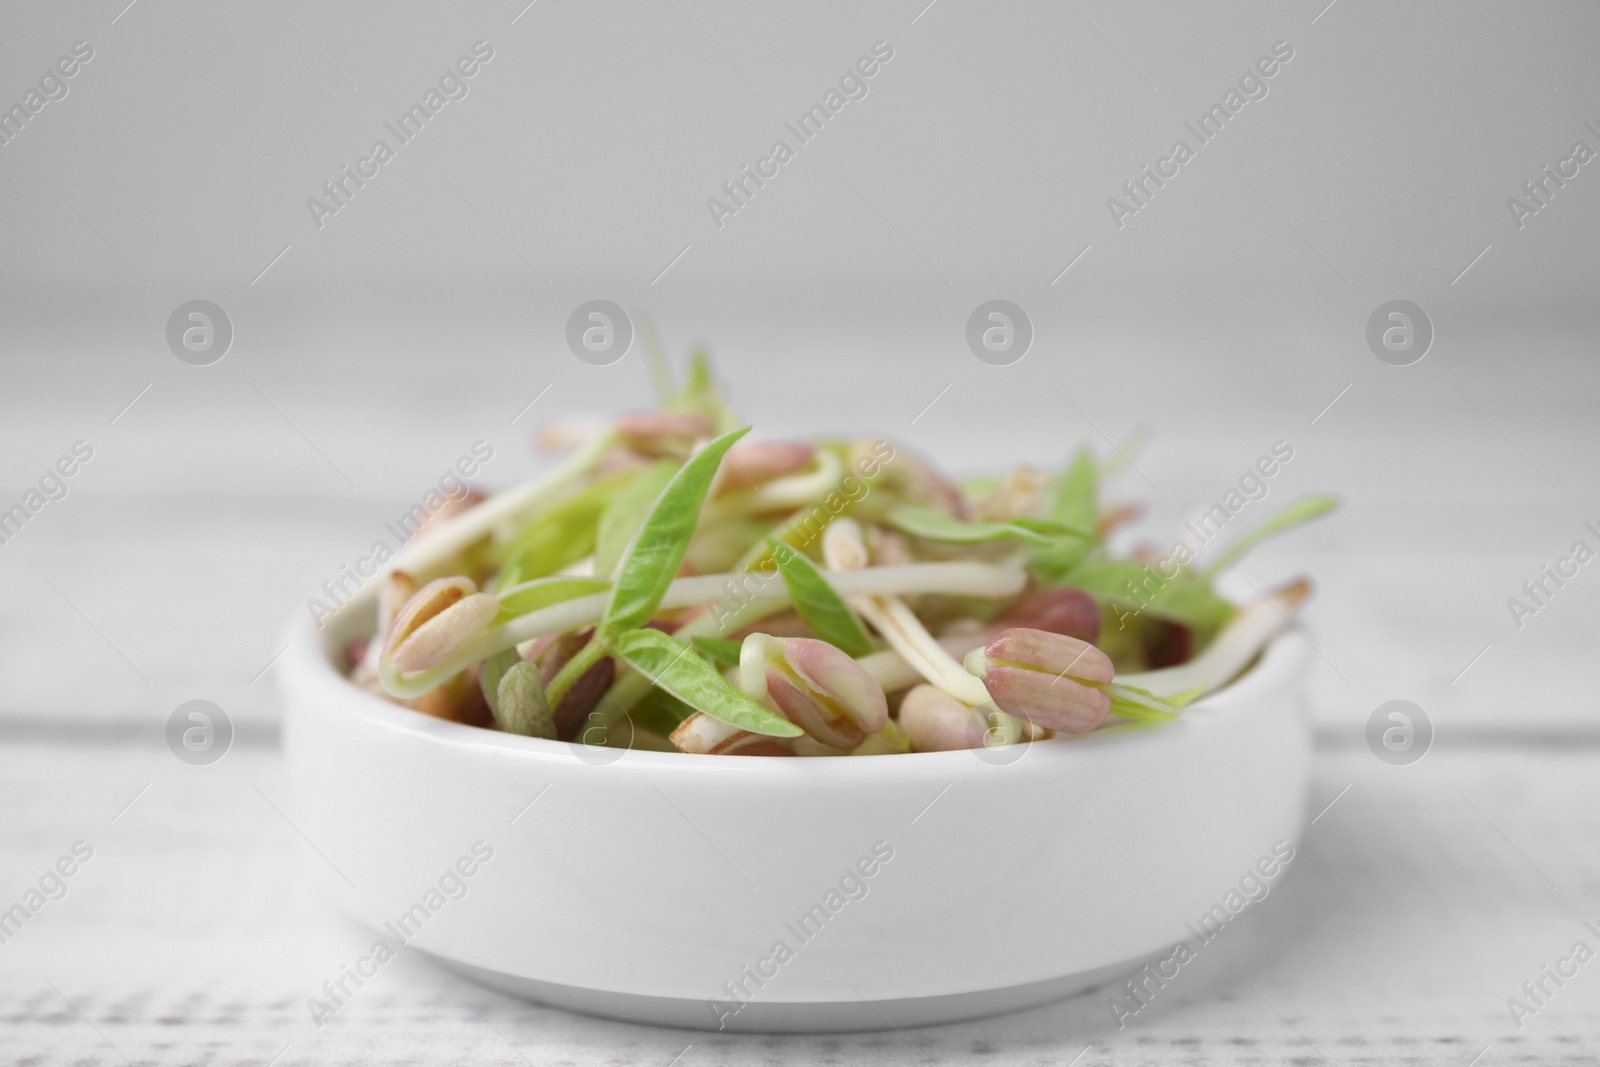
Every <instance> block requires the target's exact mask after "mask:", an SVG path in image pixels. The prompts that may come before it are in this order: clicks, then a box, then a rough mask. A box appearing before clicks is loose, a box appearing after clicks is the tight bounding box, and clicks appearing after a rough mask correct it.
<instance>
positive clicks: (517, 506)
mask: <svg viewBox="0 0 1600 1067" xmlns="http://www.w3.org/2000/svg"><path fill="white" fill-rule="evenodd" d="M614 443H615V438H613V436H612V435H611V433H610V431H608V430H602V431H600V432H599V433H596V434H594V435H593V436H592V437H590V438H589V439H588V440H587V441H585V442H584V443H583V444H582V445H580V446H578V449H577V451H575V452H573V454H572V455H570V456H568V457H567V458H566V459H565V460H563V461H562V462H561V463H560V464H559V465H558V466H557V467H556V468H555V469H554V470H552V471H550V472H549V473H548V474H546V475H545V476H544V477H543V478H540V479H539V480H537V481H533V482H529V483H527V484H525V485H519V486H516V487H515V488H512V489H507V490H505V491H503V492H499V493H496V494H494V495H493V496H491V497H490V498H489V499H487V500H485V501H484V502H483V503H481V504H479V505H478V506H477V507H475V508H470V509H469V510H467V511H464V512H462V513H461V514H460V515H457V516H456V517H455V518H453V519H451V520H450V521H449V522H447V523H445V524H444V525H443V526H441V527H440V528H439V529H438V530H436V531H433V532H432V533H430V534H428V535H427V536H426V537H423V538H421V539H419V540H417V541H415V542H413V543H411V544H409V545H407V546H406V547H405V548H403V549H401V550H400V551H399V552H398V553H396V555H395V557H394V559H392V560H390V561H389V566H388V570H387V571H385V573H386V574H387V573H389V572H391V571H405V572H406V573H408V574H410V575H412V576H413V577H416V578H417V579H418V580H419V582H420V581H425V580H426V579H427V576H428V575H429V574H430V569H431V568H433V567H437V566H439V565H441V564H442V563H444V562H445V561H446V560H448V559H449V558H450V557H451V556H454V555H455V554H456V553H458V552H460V551H461V550H462V549H464V548H466V547H467V546H468V545H470V544H472V542H474V541H476V540H478V539H479V538H480V537H483V536H484V535H485V534H488V533H490V532H492V531H493V530H494V528H495V527H496V526H497V525H499V524H501V523H504V522H507V521H508V520H510V519H511V518H513V517H514V516H515V515H516V514H517V513H518V512H521V511H524V510H526V509H527V508H528V507H529V506H530V505H531V504H534V503H536V502H537V501H538V500H539V499H540V498H541V497H544V496H548V495H549V494H551V493H554V492H556V491H557V490H559V489H562V488H564V487H565V486H566V485H567V484H568V483H569V482H571V481H572V480H573V479H575V478H578V477H580V476H581V475H583V474H585V473H586V472H587V471H588V470H589V469H590V468H592V467H593V466H594V465H595V463H596V462H598V461H599V459H600V457H601V456H603V455H604V454H605V453H606V451H607V450H609V449H610V448H611V446H612V445H613V444H614Z"/></svg>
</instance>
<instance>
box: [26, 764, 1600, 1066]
mask: <svg viewBox="0 0 1600 1067" xmlns="http://www.w3.org/2000/svg"><path fill="white" fill-rule="evenodd" d="M1597 772H1600V749H1597V748H1595V747H1594V746H1591V745H1560V746H1542V745H1526V746H1516V747H1500V748H1498V749H1496V750H1492V751H1491V750H1486V749H1484V748H1481V747H1477V746H1474V745H1463V746H1459V747H1456V746H1451V745H1449V744H1448V743H1447V744H1444V745H1442V746H1441V747H1440V748H1438V749H1436V750H1435V751H1433V752H1431V753H1430V754H1429V755H1428V756H1427V757H1426V758H1425V759H1424V760H1423V761H1422V762H1420V763H1418V764H1415V765H1413V766H1411V767H1407V768H1395V767H1390V766H1387V765H1384V764H1381V763H1379V761H1378V760H1376V759H1374V758H1373V757H1372V755H1371V754H1370V753H1369V752H1368V751H1367V750H1366V749H1365V748H1364V747H1345V746H1340V745H1328V746H1324V748H1323V750H1322V751H1321V752H1320V754H1319V758H1318V761H1317V774H1316V781H1315V785H1314V786H1313V797H1312V802H1313V807H1312V810H1313V811H1316V810H1317V809H1320V808H1322V807H1323V806H1324V805H1326V804H1328V803H1329V801H1330V800H1333V798H1335V797H1337V801H1336V802H1334V803H1333V805H1332V806H1331V807H1329V808H1327V810H1326V811H1324V812H1323V813H1322V814H1321V816H1320V817H1319V818H1318V819H1317V821H1316V822H1315V823H1314V824H1313V825H1311V826H1310V827H1309V828H1308V829H1307V831H1306V833H1305V835H1304V837H1303V838H1302V840H1301V841H1300V842H1298V848H1299V849H1300V855H1299V856H1298V857H1297V858H1296V861H1295V864H1294V866H1293V868H1292V869H1291V872H1290V877H1289V878H1288V879H1287V880H1285V881H1283V882H1280V883H1279V884H1278V885H1277V886H1276V888H1274V890H1273V891H1272V894H1271V895H1270V896H1269V897H1268V898H1267V899H1266V900H1265V901H1263V902H1262V903H1260V904H1259V905H1256V906H1255V907H1254V908H1253V909H1252V910H1250V911H1247V912H1246V913H1245V915H1244V916H1243V921H1240V922H1237V923H1236V924H1235V925H1234V926H1231V927H1230V928H1229V929H1228V930H1227V931H1226V932H1225V933H1224V935H1222V936H1219V938H1218V940H1217V941H1216V942H1214V943H1213V944H1211V945H1208V946H1207V947H1206V948H1205V950H1204V952H1203V954H1202V955H1201V956H1200V958H1199V959H1198V960H1197V961H1196V962H1195V963H1194V964H1191V965H1190V966H1188V967H1186V968H1185V969H1184V970H1183V971H1182V972H1181V974H1180V977H1179V978H1178V979H1177V980H1175V981H1174V982H1173V983H1171V984H1170V985H1169V986H1168V987H1167V988H1166V989H1164V990H1162V991H1161V992H1160V993H1159V994H1158V996H1157V997H1156V998H1155V999H1154V1000H1153V1001H1152V1003H1151V1005H1150V1006H1149V1007H1148V1008H1147V1009H1145V1010H1144V1011H1142V1012H1140V1013H1139V1015H1138V1016H1137V1017H1135V1018H1133V1019H1131V1020H1129V1021H1128V1022H1127V1025H1126V1028H1125V1029H1122V1030H1120V1031H1119V1029H1118V1028H1117V1026H1116V1025H1115V1022H1114V1017H1113V1014H1112V1013H1111V1011H1110V1010H1109V1008H1108V1006H1107V996H1106V995H1105V994H1104V993H1101V994H1089V995H1086V996H1083V997H1079V998H1076V999H1073V1000H1069V1001H1066V1002H1062V1003H1059V1004H1055V1005H1051V1006H1047V1007H1042V1008H1038V1009H1034V1010H1031V1011H1025V1012H1021V1013H1018V1014H1014V1015H1009V1016H1005V1017H1002V1018H997V1019H991V1020H985V1021H981V1022H974V1023H965V1024H960V1025H953V1026H945V1027H933V1028H925V1029H913V1030H907V1031H904V1032H903V1033H896V1032H894V1031H887V1032H884V1033H879V1034H864V1035H848V1036H838V1037H750V1036H724V1035H716V1034H705V1033H688V1032H679V1031H673V1030H665V1029H655V1028H649V1027H639V1026H631V1025H626V1024H621V1023H613V1022H606V1021H602V1020H596V1019H589V1018H584V1017H580V1016H575V1015H568V1014H565V1013H562V1012H559V1011H554V1010H549V1009H544V1008H540V1007H536V1006H532V1005H528V1004H525V1003H521V1002H518V1001H515V1000H512V999H509V998H507V997H504V996H502V995H500V994H498V993H494V992H491V991H488V990H486V989H483V988H480V987H477V986H474V985H473V984H471V983H470V982H467V981H465V980H463V979H460V978H455V977H453V976H449V975H447V974H446V973H445V972H443V971H441V970H439V969H437V968H436V967H434V966H433V965H431V964H430V963H428V962H426V961H424V960H422V959H419V958H414V957H412V958H406V957H402V958H400V959H397V960H396V961H395V963H394V964H393V965H391V966H389V967H386V968H385V969H384V970H383V971H382V972H381V973H380V977H379V978H378V980H376V981H373V982H369V983H368V985H367V986H366V987H364V988H363V989H362V990H360V991H359V995H358V996H357V997H355V998H353V999H352V1001H351V1003H350V1004H349V1005H348V1006H347V1007H346V1008H345V1009H344V1010H343V1011H342V1012H340V1013H339V1014H338V1015H337V1016H336V1017H335V1018H333V1019H332V1020H330V1021H328V1022H327V1023H326V1024H325V1025H324V1026H323V1027H322V1028H320V1029H319V1028H317V1027H316V1026H314V1025H313V1023H312V1020H311V1016H310V1013H309V1011H308V1009H307V1006H306V999H307V997H309V996H311V995H312V994H313V993H314V992H316V990H317V988H318V987H319V986H320V984H321V982H322V980H323V979H324V978H326V977H328V976H329V975H330V974H333V975H336V974H337V973H338V965H339V963H340V962H341V961H343V960H346V959H349V958H351V957H352V953H354V951H355V950H356V949H357V948H358V947H361V946H364V944H365V941H363V940H362V934H361V932H360V931H358V930H356V929H354V928H353V927H351V926H349V925H346V924H345V923H344V922H343V921H342V920H338V919H335V918H334V917H332V916H331V914H330V913H328V912H327V911H326V910H325V909H324V908H323V907H322V906H321V905H320V903H319V902H318V901H316V900H312V899H309V898H308V897H307V896H306V895H305V894H304V893H303V891H302V889H301V884H300V879H299V876H298V873H297V872H298V871H299V870H300V866H299V865H300V863H302V862H319V861H317V860H316V859H315V857H314V856H311V855H310V853H309V852H308V851H307V850H306V848H305V846H304V845H303V844H301V842H300V841H299V839H298V837H297V836H296V832H295V831H294V830H293V829H292V828H291V827H290V826H289V824H288V823H287V822H286V821H285V819H284V818H283V816H281V815H280V814H279V813H278V811H277V810H276V809H275V805H277V806H281V805H282V803H283V793H284V785H283V780H282V777H283V776H282V768H281V764H280V760H279V756H278V754H277V752H276V750H275V748H274V747H273V746H271V745H269V744H251V743H249V742H246V743H244V744H241V745H240V746H239V747H238V748H236V749H235V750H234V751H232V752H230V753H229V754H228V756H227V757H226V758H225V759H224V760H223V761H222V762H220V763H218V764H216V765H214V766H212V767H209V768H192V767H188V766H184V765H180V764H179V763H178V762H177V761H176V760H174V759H173V758H172V757H171V755H170V754H169V753H168V752H167V751H166V750H165V749H164V748H155V747H152V746H149V745H143V744H129V743H106V744H90V745H84V744H59V743H54V742H37V741H20V742H18V741H13V743H10V744H8V745H7V746H6V747H5V750H4V753H3V755H0V793H3V796H0V803H3V805H4V810H6V811H7V812H8V813H10V817H9V818H7V820H6V821H5V823H4V824H3V826H0V870H3V871H4V872H5V873H4V883H3V889H4V892H5V893H6V898H5V901H4V903H6V904H9V903H10V902H11V900H12V899H13V898H16V897H18V896H19V894H20V893H21V891H22V889H23V887H24V885H25V883H26V882H28V881H29V880H31V879H36V878H37V877H38V875H39V874H41V873H42V872H43V871H44V870H45V868H46V867H47V866H48V865H50V864H51V863H53V862H54V861H55V860H56V859H57V858H58V856H60V855H61V854H63V853H65V852H67V851H68V850H69V849H70V848H71V846H72V844H73V843H74V842H76V841H79V840H82V841H84V842H87V843H88V844H89V845H90V846H91V847H92V848H93V850H94V855H93V858H92V859H91V860H89V861H88V862H86V863H84V864H83V865H82V866H81V867H80V868H79V869H78V870H77V872H76V873H75V874H74V875H73V877H72V878H70V879H68V880H67V884H68V886H69V891H68V893H67V895H66V896H65V897H63V898H62V899H60V900H55V901H52V902H51V903H49V904H48V905H46V906H45V907H44V908H43V909H42V910H41V911H40V912H39V913H38V914H37V915H36V916H35V917H34V918H33V919H32V920H30V922H29V923H28V924H27V925H26V926H25V927H24V928H23V929H22V931H21V933H20V934H18V935H16V936H15V937H13V938H12V939H11V940H10V942H9V943H6V944H4V945H0V1053H3V1055H0V1062H4V1063H8V1064H13V1063H14V1064H29V1065H36V1067H46V1065H56V1064H60V1065H67V1064H75V1065H102V1064H103V1065H115V1064H122V1063H125V1062H127V1063H134V1064H162V1065H171V1067H176V1065H180V1064H214V1063H215V1064H222V1063H227V1064H235V1063H240V1064H242V1063H257V1064H266V1063H271V1062H276V1063H277V1064H279V1065H281V1067H295V1065H300V1064H306V1065H310V1064H350V1065H355V1064H371V1063H421V1064H434V1065H444V1064H449V1065H454V1064H463V1065H464V1064H483V1063H494V1064H519V1063H524V1062H526V1063H533V1064H547V1063H607V1064H616V1065H632V1064H655V1065H666V1064H669V1063H674V1062H676V1063H678V1064H681V1065H683V1067H709V1065H712V1064H755V1063H764V1064H789V1063H793V1064H811V1063H818V1062H840V1063H847V1062H849V1063H854V1062H865V1063H875V1064H878V1063H881V1064H906V1065H913V1064H923V1063H933V1064H947V1063H948V1064H966V1063H995V1064H1048V1063H1071V1062H1074V1061H1075V1062H1077V1063H1078V1064H1080V1065H1099V1064H1169V1063H1170V1064H1180V1063H1181V1064H1196V1063H1203V1064H1212V1063H1252V1062H1255V1063H1281V1062H1295V1063H1321V1062H1324V1060H1326V1061H1327V1062H1330V1063H1369V1064H1400V1063H1440V1064H1451V1063H1454V1064H1463V1065H1465V1064H1467V1063H1469V1062H1472V1061H1473V1058H1474V1057H1477V1056H1480V1053H1481V1058H1479V1059H1478V1060H1477V1061H1476V1062H1477V1063H1479V1064H1482V1065H1492V1064H1497V1063H1510V1062H1537V1063H1565V1062H1572V1063H1578V1062H1592V1061H1593V1058H1594V1056H1595V1054H1596V1052H1597V1050H1600V964H1597V963H1591V964H1590V965H1589V966H1587V967H1584V968H1582V969H1581V970H1580V971H1579V974H1578V976H1577V977H1576V978H1574V979H1571V980H1570V981H1568V982H1567V984H1566V986H1565V988H1562V989H1560V990H1559V991H1557V992H1556V995H1555V996H1554V997H1553V998H1551V1000H1550V1001H1549V1002H1548V1004H1547V1005H1546V1006H1544V1007H1543V1008H1542V1009H1541V1010H1539V1011H1538V1013H1537V1014H1536V1015H1535V1016H1534V1017H1532V1018H1529V1019H1525V1020H1524V1022H1525V1026H1524V1027H1523V1028H1522V1029H1521V1030H1520V1031H1519V1030H1518V1028H1517V1027H1516V1026H1515V1025H1513V1023H1512V1019H1511V1017H1510V1015H1509V1013H1508V1010H1507V1006H1506V999H1507V998H1508V997H1512V996H1521V995H1522V993H1521V988H1520V987H1521V985H1522V983H1523V982H1524V980H1527V979H1537V978H1538V977H1539V973H1538V972H1539V969H1540V967H1541V966H1543V965H1545V964H1550V963H1554V962H1555V961H1556V959H1557V958H1558V957H1560V956H1562V955H1565V954H1566V953H1567V952H1568V951H1569V949H1570V947H1571V946H1572V944H1573V942H1574V941H1576V940H1578V939H1580V938H1582V939H1586V940H1588V941H1589V943H1590V944H1591V945H1592V946H1597V947H1600V939H1597V938H1595V937H1594V936H1593V935H1592V934H1590V933H1588V932H1587V931H1586V930H1585V929H1584V928H1583V924H1584V922H1585V921H1586V920H1592V921H1595V922H1596V924H1597V925H1600V864H1597V863H1596V859H1595V848H1594V842H1595V840H1596V836H1597V833H1600V773H1597ZM1347 786H1348V789H1347V788H1346V787H1347ZM308 857H309V860H308ZM1044 911H1045V913H1046V919H1045V921H1048V918H1047V913H1048V909H1044ZM1550 988H1551V989H1554V988H1555V987H1554V986H1551V987H1550ZM1485 1049H1487V1051H1485ZM675 1058H676V1059H675Z"/></svg>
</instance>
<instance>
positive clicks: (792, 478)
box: [700, 448, 844, 525]
mask: <svg viewBox="0 0 1600 1067" xmlns="http://www.w3.org/2000/svg"><path fill="white" fill-rule="evenodd" d="M843 473H844V463H843V461H841V460H840V459H839V457H838V456H836V455H834V454H833V453H832V452H830V451H829V450H827V449H825V448H819V449H817V454H816V467H815V469H814V470H809V471H806V472H804V473H802V474H791V475H787V476H785V477H782V478H774V479H773V480H772V481H770V482H768V483H767V484H766V485H760V486H756V487H755V488H753V489H729V490H727V491H726V492H725V493H724V495H722V496H719V497H714V498H712V500H711V501H710V502H708V503H707V504H706V507H705V511H704V512H703V514H702V517H701V520H700V524H701V525H710V524H712V523H715V522H720V521H722V520H723V519H729V518H734V517H737V516H740V515H754V514H759V513H761V512H765V511H776V510H778V509H779V508H797V507H800V506H801V505H802V504H812V503H815V502H816V501H817V500H818V499H820V498H822V497H824V496H826V495H827V494H828V493H829V492H830V491H832V490H833V489H835V488H837V487H838V485H839V476H840V475H841V474H843ZM738 477H739V472H738V470H737V469H736V468H735V469H734V470H733V471H732V472H731V474H729V475H728V480H729V483H730V484H731V483H732V482H733V480H734V479H737V478H738Z"/></svg>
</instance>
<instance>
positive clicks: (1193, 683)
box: [1115, 581, 1311, 697]
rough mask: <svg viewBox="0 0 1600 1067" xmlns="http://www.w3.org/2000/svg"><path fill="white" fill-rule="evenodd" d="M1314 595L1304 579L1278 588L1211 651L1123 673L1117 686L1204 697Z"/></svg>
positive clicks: (1231, 625)
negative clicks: (1155, 667)
mask: <svg viewBox="0 0 1600 1067" xmlns="http://www.w3.org/2000/svg"><path fill="white" fill-rule="evenodd" d="M1310 591H1311V590H1310V586H1309V585H1308V584H1307V583H1305V582H1304V581H1299V582H1292V583H1290V584H1288V585H1285V586H1282V587H1280V588H1278V589H1274V590H1272V591H1271V592H1269V593H1267V594H1266V596H1264V597H1262V598H1261V599H1259V600H1256V601H1253V602H1251V603H1249V604H1247V605H1245V606H1244V607H1241V608H1240V609H1239V610H1238V611H1237V612H1235V613H1234V616H1233V618H1232V619H1229V620H1228V623H1227V625H1226V626H1224V627H1223V628H1222V630H1221V631H1220V632H1219V633H1218V634H1217V636H1216V637H1214V638H1213V639H1212V641H1211V644H1210V645H1209V646H1207V648H1206V650H1205V651H1204V652H1202V653H1201V654H1200V655H1198V656H1196V657H1195V658H1194V659H1192V660H1190V661H1189V662H1188V663H1184V664H1181V665H1179V666H1176V667H1163V668H1161V669H1160V670H1154V671H1141V672H1139V673H1137V674H1121V675H1118V676H1117V677H1116V679H1115V681H1116V684H1118V685H1131V686H1137V687H1138V688H1140V689H1143V690H1145V691H1147V692H1150V693H1153V694H1155V695H1156V696H1158V697H1175V696H1179V695H1182V694H1189V693H1192V694H1193V695H1194V696H1195V697H1198V696H1201V695H1203V694H1205V693H1209V692H1211V691H1213V690H1215V689H1220V688H1221V687H1222V686H1224V685H1226V684H1227V683H1228V682H1230V681H1232V680H1233V679H1234V678H1235V677H1236V676H1238V674H1239V672H1240V671H1242V670H1244V669H1245V668H1246V667H1248V666H1249V665H1250V661H1251V660H1253V659H1255V658H1256V655H1257V654H1258V653H1260V651H1261V650H1262V649H1263V648H1265V647H1266V646H1267V644H1268V643H1269V642H1270V641H1271V640H1272V639H1273V638H1274V637H1277V636H1278V634H1280V633H1281V632H1283V630H1284V629H1285V628H1287V627H1288V626H1289V620H1290V619H1291V618H1293V617H1294V615H1295V613H1296V612H1298V611H1299V610H1300V606H1301V605H1302V604H1304V603H1305V601H1306V599H1307V598H1308V597H1309V596H1310ZM1196 690H1198V692H1195V691H1196Z"/></svg>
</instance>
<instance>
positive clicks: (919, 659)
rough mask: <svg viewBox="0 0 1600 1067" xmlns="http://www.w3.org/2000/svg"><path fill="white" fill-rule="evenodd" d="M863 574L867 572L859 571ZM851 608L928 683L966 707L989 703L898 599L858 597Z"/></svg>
mask: <svg viewBox="0 0 1600 1067" xmlns="http://www.w3.org/2000/svg"><path fill="white" fill-rule="evenodd" d="M856 573H858V574H864V573H866V572H865V571H858V572H856ZM851 606H852V607H854V608H855V609H856V610H857V611H859V612H861V614H863V615H865V616H866V617H867V620H868V621H869V622H871V623H872V628H873V629H874V630H877V631H878V633H880V634H882V635H883V638H884V640H886V641H888V642H889V647H890V648H892V649H894V650H895V651H896V652H898V653H900V656H901V658H903V659H904V660H905V661H906V662H907V663H908V664H910V665H911V666H912V667H913V668H915V669H916V671H917V673H918V674H920V675H922V677H924V678H926V679H927V680H928V682H929V683H931V684H932V685H934V686H937V687H938V688H939V689H941V690H943V691H944V692H946V693H948V694H949V695H950V696H952V697H954V698H955V699H957V700H959V701H961V702H962V703H963V704H972V705H978V704H987V703H989V702H990V700H989V690H988V689H986V688H984V685H983V683H982V682H981V681H979V680H978V679H977V678H975V677H973V676H972V675H970V674H968V673H967V669H966V668H965V667H963V666H962V665H961V664H960V663H959V662H957V660H956V658H955V657H954V656H952V655H950V653H949V652H946V651H945V650H944V648H943V647H942V646H941V645H940V644H939V642H938V641H936V640H934V637H933V635H932V634H930V633H929V632H928V629H927V627H925V626H923V625H922V620H921V619H918V618H917V616H916V613H915V612H913V611H912V610H911V608H910V607H908V606H907V605H906V602H905V601H903V600H901V599H900V598H899V597H897V596H878V597H873V596H858V597H852V598H851Z"/></svg>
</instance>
